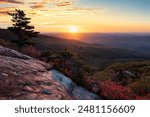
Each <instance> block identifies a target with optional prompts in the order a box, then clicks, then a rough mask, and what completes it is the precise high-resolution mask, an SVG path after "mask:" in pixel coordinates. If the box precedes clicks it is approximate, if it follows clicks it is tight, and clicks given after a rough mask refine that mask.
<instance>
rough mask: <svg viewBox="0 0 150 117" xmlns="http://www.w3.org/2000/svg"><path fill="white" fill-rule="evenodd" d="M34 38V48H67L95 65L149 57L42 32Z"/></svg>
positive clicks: (5, 35) (9, 36)
mask: <svg viewBox="0 0 150 117" xmlns="http://www.w3.org/2000/svg"><path fill="white" fill-rule="evenodd" d="M0 38H3V39H7V40H10V39H14V38H15V36H14V35H13V34H11V33H10V32H9V31H7V30H0ZM34 40H35V42H36V43H37V45H36V48H38V49H39V50H40V51H46V50H54V51H57V50H62V49H65V48H67V49H70V50H72V51H74V52H76V53H78V54H80V55H82V56H83V57H84V58H86V59H85V61H84V62H85V63H89V64H92V65H96V66H101V65H103V64H104V63H107V64H108V63H109V62H112V61H118V60H119V61H122V60H123V61H124V60H125V61H128V60H139V59H149V58H150V57H149V56H147V55H145V54H143V53H140V52H136V51H131V50H126V49H122V48H121V49H119V48H115V47H112V46H102V45H100V44H90V43H85V42H82V41H77V40H69V39H63V38H59V37H53V36H47V35H42V34H40V35H39V36H38V37H37V38H34ZM93 41H94V39H93Z"/></svg>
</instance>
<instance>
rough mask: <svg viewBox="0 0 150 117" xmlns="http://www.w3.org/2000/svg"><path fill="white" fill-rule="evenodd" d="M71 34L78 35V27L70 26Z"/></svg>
mask: <svg viewBox="0 0 150 117" xmlns="http://www.w3.org/2000/svg"><path fill="white" fill-rule="evenodd" d="M69 30H70V32H71V33H77V32H78V27H77V26H70V29H69Z"/></svg>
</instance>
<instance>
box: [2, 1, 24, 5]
mask: <svg viewBox="0 0 150 117" xmlns="http://www.w3.org/2000/svg"><path fill="white" fill-rule="evenodd" d="M0 3H13V4H23V3H24V2H22V1H18V0H0Z"/></svg>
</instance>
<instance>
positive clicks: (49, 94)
mask: <svg viewBox="0 0 150 117" xmlns="http://www.w3.org/2000/svg"><path fill="white" fill-rule="evenodd" d="M49 67H50V66H48V65H47V64H46V63H44V62H41V61H39V60H36V59H33V58H31V57H29V56H27V55H24V54H21V53H19V52H17V51H15V50H11V49H7V48H4V47H2V46H0V99H42V100H43V99H58V100H60V99H72V97H71V96H70V95H68V93H67V91H66V90H65V88H64V87H63V86H62V85H61V84H60V83H59V82H57V81H55V80H53V79H52V78H51V74H50V72H49V71H48V70H47V69H48V68H49Z"/></svg>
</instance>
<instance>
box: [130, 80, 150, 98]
mask: <svg viewBox="0 0 150 117" xmlns="http://www.w3.org/2000/svg"><path fill="white" fill-rule="evenodd" d="M130 87H131V89H132V90H133V91H134V92H135V94H137V95H140V96H145V95H147V94H150V78H142V79H139V80H137V81H136V82H134V83H132V84H131V85H130Z"/></svg>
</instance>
